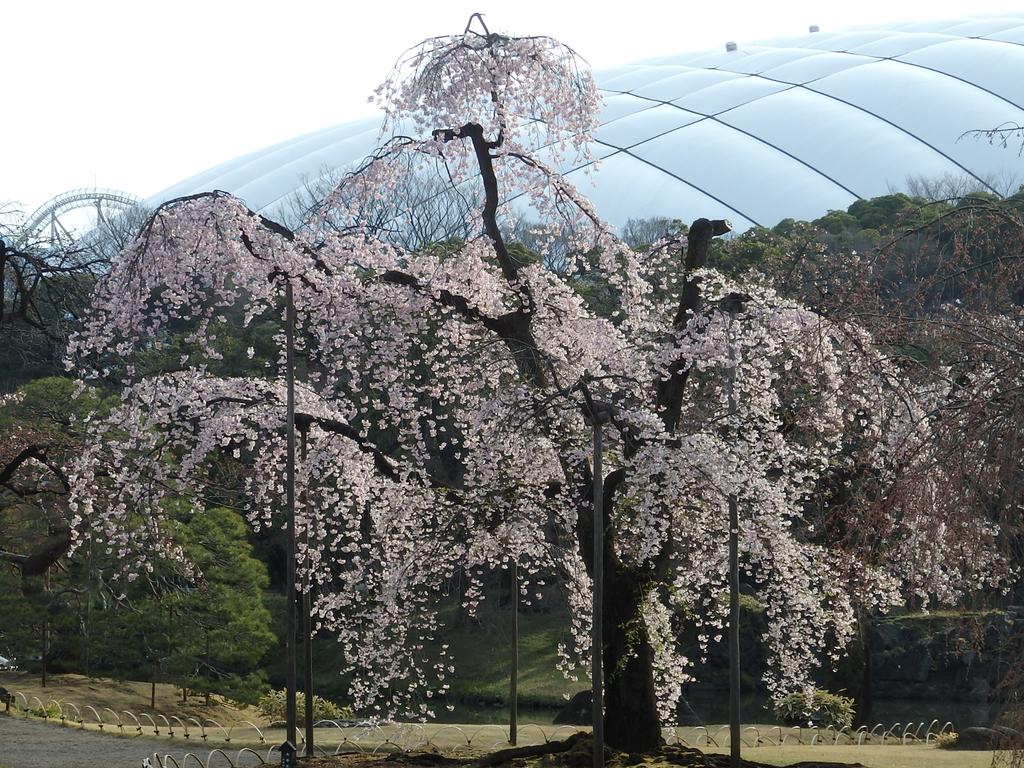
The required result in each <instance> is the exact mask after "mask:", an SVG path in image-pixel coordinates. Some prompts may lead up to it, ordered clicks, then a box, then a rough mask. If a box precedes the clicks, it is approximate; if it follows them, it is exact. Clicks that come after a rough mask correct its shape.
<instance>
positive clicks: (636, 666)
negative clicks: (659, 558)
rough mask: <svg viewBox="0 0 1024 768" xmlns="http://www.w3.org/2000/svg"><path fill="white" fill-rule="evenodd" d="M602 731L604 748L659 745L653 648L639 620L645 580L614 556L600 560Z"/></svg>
mask: <svg viewBox="0 0 1024 768" xmlns="http://www.w3.org/2000/svg"><path fill="white" fill-rule="evenodd" d="M604 569H605V570H604V578H605V590H604V629H603V634H604V654H603V662H604V675H605V693H604V701H605V711H604V733H605V741H606V742H607V743H608V745H609V746H611V747H614V748H616V749H619V750H622V751H624V752H646V751H650V750H653V749H655V748H657V747H658V746H659V745H660V744H661V725H660V722H659V718H658V708H657V703H656V701H657V700H656V697H655V695H654V650H653V649H652V648H651V644H650V642H649V641H648V639H647V630H646V628H645V627H644V624H643V620H642V619H640V606H642V605H643V599H644V582H643V581H642V580H641V579H640V578H638V576H637V575H636V574H633V573H631V572H628V571H626V570H625V569H623V568H622V566H621V564H620V563H618V562H617V558H609V557H607V556H606V557H605V564H604Z"/></svg>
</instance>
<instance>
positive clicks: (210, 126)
mask: <svg viewBox="0 0 1024 768" xmlns="http://www.w3.org/2000/svg"><path fill="white" fill-rule="evenodd" d="M1019 8H1020V0H1016V2H1012V1H1006V0H974V2H966V1H965V0H959V2H952V1H947V0H921V1H918V0H908V1H906V2H902V1H900V0H888V1H887V2H882V1H880V0H841V2H833V1H832V0H815V1H813V2H811V1H805V0H798V1H796V2H787V0H776V1H775V2H768V0H762V1H761V2H747V1H746V0H744V1H743V2H739V1H733V0H720V1H719V2H712V3H707V2H702V3H699V4H697V3H692V2H687V1H686V0H660V1H655V0H628V1H627V2H614V3H606V4H604V5H602V4H600V3H599V2H597V1H596V0H594V1H592V2H575V0H514V1H513V0H503V1H502V2H497V1H495V0H466V1H464V0H451V1H449V0H433V2H418V3H411V2H406V0H388V1H387V2H381V1H380V0H377V1H376V2H359V3H351V2H327V1H326V0H287V2H286V1H285V0H277V2H269V1H268V0H245V1H244V2H240V1H238V0H202V1H199V0H175V2H172V3H164V2H160V3H158V2H156V1H155V0H130V1H123V0H88V1H86V0H74V1H72V0H0V72H2V73H3V74H2V77H0V110H2V112H0V206H4V205H5V204H6V205H7V207H10V204H16V206H17V207H19V208H20V209H21V210H23V211H24V212H25V213H26V214H27V213H30V212H31V211H32V210H33V209H35V208H36V207H37V206H39V205H41V204H42V203H43V202H45V201H46V200H48V199H50V198H51V197H53V196H55V195H57V194H60V193H61V192H65V191H67V190H70V189H76V188H81V187H100V188H111V189H118V190H123V191H126V192H130V193H132V194H135V195H138V196H139V197H148V196H150V195H152V194H155V193H156V192H159V191H160V190H162V189H164V188H166V187H169V186H171V185H172V184H174V183H176V182H178V181H181V180H183V179H185V178H187V177H189V176H191V175H193V174H195V173H198V172H200V171H202V170H205V169H206V168H209V167H211V166H214V165H217V164H219V163H221V162H224V161H226V160H230V159H231V158H233V157H236V156H238V155H242V154H245V153H247V152H250V151H252V150H255V149H259V148H261V147H265V146H268V145H270V144H273V143H276V142H278V141H282V140H284V139H288V138H292V137H294V136H298V135H301V134H303V133H307V132H310V131H314V130H317V129H319V128H323V127H326V126H330V125H334V124H337V123H341V122H345V121H347V120H351V119H354V118H357V117H365V116H367V115H371V114H373V113H374V110H373V107H372V106H371V105H370V104H368V102H367V98H368V96H369V94H370V93H371V92H372V90H373V88H374V87H375V86H376V85H377V84H378V83H379V82H380V81H381V80H383V79H384V77H385V76H386V75H387V73H388V72H389V71H390V69H391V68H392V66H393V65H394V63H395V61H396V60H397V59H398V58H399V57H400V56H401V54H402V53H403V51H405V50H406V49H408V48H409V47H411V46H413V45H415V44H416V43H417V42H419V41H420V40H422V39H424V38H426V37H430V36H433V35H442V34H451V33H457V32H461V31H462V30H463V29H464V28H465V25H466V21H467V19H468V18H469V16H470V14H472V13H474V12H480V13H483V14H484V18H485V20H486V21H487V23H488V25H489V27H490V28H491V29H492V30H493V31H503V32H508V33H510V34H544V35H550V36H552V37H556V38H558V39H559V40H561V41H562V42H564V43H566V44H568V45H570V46H571V47H573V48H574V49H575V50H576V51H577V52H578V53H579V54H580V55H582V56H583V57H584V58H585V59H586V60H587V61H588V62H589V63H590V64H591V66H592V67H593V68H594V69H597V70H599V69H601V68H605V67H611V66H615V65H618V64H625V63H629V62H632V61H638V60H642V59H645V58H648V57H653V56H659V55H666V54H673V53H682V52H687V51H694V50H703V49H720V48H722V47H724V45H725V43H726V42H727V41H735V42H737V43H738V44H739V45H741V46H742V45H743V44H744V43H749V42H754V41H757V40H761V39H764V38H769V37H774V36H781V35H799V34H803V33H806V32H807V29H808V27H809V25H811V24H816V25H818V26H819V27H820V28H821V30H822V31H833V30H838V29H844V28H848V27H854V26H860V25H865V24H884V23H886V22H898V21H911V20H923V19H932V18H936V19H937V18H951V17H953V18H955V17H959V16H964V15H967V14H986V15H989V14H999V13H1000V12H1006V11H1011V10H1014V9H1017V10H1019Z"/></svg>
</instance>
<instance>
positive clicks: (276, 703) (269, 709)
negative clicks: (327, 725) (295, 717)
mask: <svg viewBox="0 0 1024 768" xmlns="http://www.w3.org/2000/svg"><path fill="white" fill-rule="evenodd" d="M285 698H286V696H285V692H284V691H268V692H267V693H265V694H263V695H262V696H261V697H260V700H259V702H257V704H256V707H257V709H259V711H260V714H261V715H263V716H264V717H265V718H267V720H269V721H271V722H273V721H274V720H284V719H285ZM297 705H298V710H299V717H300V718H301V717H302V716H303V712H304V711H305V710H304V707H305V703H304V701H303V696H302V692H301V691H299V694H298V701H297ZM351 718H352V710H351V709H350V708H348V707H339V706H338V705H337V704H335V703H334V702H333V701H331V700H329V699H324V698H321V697H320V696H313V719H314V720H350V719H351Z"/></svg>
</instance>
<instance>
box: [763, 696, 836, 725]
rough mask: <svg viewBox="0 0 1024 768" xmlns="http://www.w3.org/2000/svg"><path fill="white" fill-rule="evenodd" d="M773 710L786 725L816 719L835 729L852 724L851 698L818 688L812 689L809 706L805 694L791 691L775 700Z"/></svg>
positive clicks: (803, 723)
mask: <svg viewBox="0 0 1024 768" xmlns="http://www.w3.org/2000/svg"><path fill="white" fill-rule="evenodd" d="M773 710H774V712H775V716H776V717H777V718H779V719H780V720H782V722H784V723H785V724H786V725H806V724H807V723H808V722H809V721H817V722H820V724H821V725H823V726H825V727H826V728H834V729H836V730H839V729H841V728H849V727H850V726H851V725H853V699H851V698H850V697H849V696H840V695H839V694H838V693H829V692H828V691H823V690H821V689H820V688H815V689H814V694H813V696H812V698H811V706H810V708H808V706H807V696H806V695H804V694H803V693H791V694H789V695H788V696H786V697H784V698H782V699H780V700H779V701H777V702H775V706H774V707H773Z"/></svg>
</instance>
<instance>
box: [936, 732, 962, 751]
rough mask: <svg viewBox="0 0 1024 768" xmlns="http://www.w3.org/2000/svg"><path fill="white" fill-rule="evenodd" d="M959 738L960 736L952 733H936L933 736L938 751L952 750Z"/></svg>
mask: <svg viewBox="0 0 1024 768" xmlns="http://www.w3.org/2000/svg"><path fill="white" fill-rule="evenodd" d="M959 738H960V734H958V733H954V732H953V731H946V732H945V733H938V734H936V735H935V746H936V747H938V748H939V749H952V748H953V747H955V746H956V742H957V740H958V739H959Z"/></svg>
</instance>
